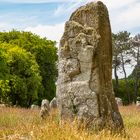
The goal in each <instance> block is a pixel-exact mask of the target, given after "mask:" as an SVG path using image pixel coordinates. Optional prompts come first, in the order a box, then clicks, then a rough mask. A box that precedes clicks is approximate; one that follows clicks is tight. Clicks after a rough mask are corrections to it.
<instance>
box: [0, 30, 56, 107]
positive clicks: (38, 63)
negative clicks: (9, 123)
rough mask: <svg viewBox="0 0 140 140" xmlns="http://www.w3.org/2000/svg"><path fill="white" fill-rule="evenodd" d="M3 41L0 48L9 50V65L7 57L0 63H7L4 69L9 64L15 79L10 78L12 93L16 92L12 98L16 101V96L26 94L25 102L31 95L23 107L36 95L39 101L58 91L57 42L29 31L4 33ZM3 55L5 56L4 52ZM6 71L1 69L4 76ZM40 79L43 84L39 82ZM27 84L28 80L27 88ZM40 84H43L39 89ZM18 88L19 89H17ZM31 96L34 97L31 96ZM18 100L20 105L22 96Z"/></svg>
mask: <svg viewBox="0 0 140 140" xmlns="http://www.w3.org/2000/svg"><path fill="white" fill-rule="evenodd" d="M0 42H1V45H0V49H5V48H6V53H7V56H6V60H7V63H6V65H5V63H4V62H5V60H4V59H2V61H0V65H1V66H2V65H3V66H4V65H5V68H4V67H3V70H4V72H5V69H6V66H7V64H8V67H10V78H11V79H12V80H10V81H9V85H10V87H12V88H11V90H12V91H11V93H13V90H14V93H16V96H15V97H13V99H12V101H14V99H15V98H19V96H18V95H20V97H24V99H22V100H24V101H25V100H27V97H28V101H27V102H25V103H24V106H25V104H26V105H29V104H30V103H33V100H34V99H35V98H37V100H36V102H37V103H39V102H40V101H41V100H42V99H43V98H47V99H49V100H51V99H52V98H53V97H54V96H55V92H56V86H55V81H56V78H57V68H56V61H57V49H56V47H55V44H56V43H55V42H53V41H50V40H47V39H46V38H40V37H39V36H37V35H34V34H32V33H30V32H19V31H14V30H13V31H11V32H1V33H0ZM2 46H3V47H2ZM7 46H8V47H7ZM1 52H4V51H1ZM0 57H2V55H1V56H0ZM7 70H9V69H7ZM4 72H3V73H2V70H1V71H0V76H4ZM7 73H8V72H7ZM11 74H13V76H11ZM29 77H30V78H29ZM31 77H32V78H31ZM40 82H41V84H39V83H40ZM25 83H27V85H28V87H26V85H25ZM13 84H14V85H15V86H13ZM38 85H40V86H39V88H38ZM15 87H16V90H15V89H14V88H15ZM36 89H37V90H36ZM30 90H31V91H30ZM33 93H34V94H33ZM24 95H27V96H24ZM32 95H33V96H34V98H32V97H31V98H30V96H32ZM17 100H18V101H17ZM16 102H20V103H17V104H20V105H22V104H21V101H20V100H19V99H16ZM14 103H15V101H14Z"/></svg>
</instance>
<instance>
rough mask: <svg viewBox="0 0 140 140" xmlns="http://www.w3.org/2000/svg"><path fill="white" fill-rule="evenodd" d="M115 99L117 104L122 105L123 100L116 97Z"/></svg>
mask: <svg viewBox="0 0 140 140" xmlns="http://www.w3.org/2000/svg"><path fill="white" fill-rule="evenodd" d="M115 100H116V103H117V105H118V106H122V105H123V102H122V99H121V98H118V97H116V98H115Z"/></svg>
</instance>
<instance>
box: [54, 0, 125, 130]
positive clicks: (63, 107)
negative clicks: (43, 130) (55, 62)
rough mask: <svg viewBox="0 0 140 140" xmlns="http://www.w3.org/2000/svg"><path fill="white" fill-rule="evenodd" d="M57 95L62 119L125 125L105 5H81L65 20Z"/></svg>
mask: <svg viewBox="0 0 140 140" xmlns="http://www.w3.org/2000/svg"><path fill="white" fill-rule="evenodd" d="M58 67H59V76H58V81H57V97H58V106H59V110H60V115H61V119H62V120H63V119H67V118H70V119H74V117H77V118H78V119H79V120H84V121H86V122H88V126H89V127H92V126H94V125H98V126H102V127H104V126H105V125H106V124H107V123H108V124H107V125H109V126H111V127H112V128H123V121H122V118H121V115H120V113H119V111H118V106H117V104H116V102H115V97H114V92H113V88H112V40H111V29H110V23H109V17H108V11H107V8H106V6H105V5H104V4H103V3H102V2H97V3H89V4H87V5H86V6H83V7H80V8H79V9H78V10H76V11H75V12H74V13H73V14H72V15H71V17H70V20H69V21H68V22H66V24H65V31H64V34H63V36H62V38H61V41H60V47H59V66H58Z"/></svg>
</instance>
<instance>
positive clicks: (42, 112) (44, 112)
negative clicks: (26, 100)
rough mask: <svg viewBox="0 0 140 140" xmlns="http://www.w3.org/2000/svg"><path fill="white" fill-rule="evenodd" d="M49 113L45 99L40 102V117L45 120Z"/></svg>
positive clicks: (47, 102)
mask: <svg viewBox="0 0 140 140" xmlns="http://www.w3.org/2000/svg"><path fill="white" fill-rule="evenodd" d="M49 111H50V107H49V101H48V100H47V99H44V100H42V103H41V110H40V117H41V118H42V119H45V118H46V117H47V116H48V115H49Z"/></svg>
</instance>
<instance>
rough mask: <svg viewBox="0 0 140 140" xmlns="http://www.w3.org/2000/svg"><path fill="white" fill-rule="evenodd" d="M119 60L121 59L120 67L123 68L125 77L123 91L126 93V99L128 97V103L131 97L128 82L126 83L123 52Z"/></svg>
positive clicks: (125, 76)
mask: <svg viewBox="0 0 140 140" xmlns="http://www.w3.org/2000/svg"><path fill="white" fill-rule="evenodd" d="M121 60H122V69H123V73H124V79H125V91H126V94H127V99H128V104H130V101H131V98H130V93H129V84H128V80H127V74H126V70H125V66H124V65H125V62H124V57H123V54H122V53H121Z"/></svg>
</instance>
